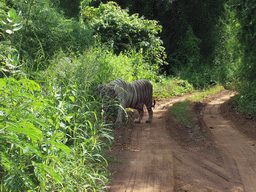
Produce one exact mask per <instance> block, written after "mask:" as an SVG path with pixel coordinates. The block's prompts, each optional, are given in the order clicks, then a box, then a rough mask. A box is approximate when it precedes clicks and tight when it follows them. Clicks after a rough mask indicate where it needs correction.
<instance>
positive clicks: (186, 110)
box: [170, 100, 195, 125]
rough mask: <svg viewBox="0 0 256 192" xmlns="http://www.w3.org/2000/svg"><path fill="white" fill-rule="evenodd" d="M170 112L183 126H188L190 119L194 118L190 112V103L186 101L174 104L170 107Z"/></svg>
mask: <svg viewBox="0 0 256 192" xmlns="http://www.w3.org/2000/svg"><path fill="white" fill-rule="evenodd" d="M170 112H171V114H172V115H174V116H175V118H177V119H178V120H179V121H180V123H181V124H183V125H188V124H189V123H190V121H191V118H192V117H193V116H195V114H193V113H192V112H191V110H190V102H189V101H188V100H186V101H184V102H178V103H176V104H175V105H173V106H172V107H171V110H170Z"/></svg>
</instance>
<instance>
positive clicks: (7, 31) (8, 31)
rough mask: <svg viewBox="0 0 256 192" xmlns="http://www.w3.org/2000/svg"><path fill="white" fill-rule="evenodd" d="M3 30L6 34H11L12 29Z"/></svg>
mask: <svg viewBox="0 0 256 192" xmlns="http://www.w3.org/2000/svg"><path fill="white" fill-rule="evenodd" d="M5 32H6V33H8V34H13V31H12V30H11V29H6V30H5Z"/></svg>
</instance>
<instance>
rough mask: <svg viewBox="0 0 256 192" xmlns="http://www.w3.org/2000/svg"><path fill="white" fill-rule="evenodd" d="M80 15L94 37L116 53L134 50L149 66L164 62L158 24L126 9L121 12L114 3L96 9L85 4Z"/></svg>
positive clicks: (101, 5)
mask: <svg viewBox="0 0 256 192" xmlns="http://www.w3.org/2000/svg"><path fill="white" fill-rule="evenodd" d="M82 5H83V3H82ZM81 15H82V20H83V21H84V22H85V23H86V24H87V26H89V27H90V28H91V29H92V30H93V31H94V35H95V36H97V37H99V38H100V41H101V42H102V43H107V44H108V45H111V46H112V48H113V50H114V52H115V53H117V54H119V53H121V52H123V51H125V50H129V49H130V48H135V50H136V52H139V51H142V52H143V55H145V58H146V61H148V62H150V63H151V65H155V66H158V65H160V64H163V63H164V58H165V53H164V47H163V46H162V41H161V39H160V37H158V36H157V35H158V33H159V32H161V26H160V25H158V22H157V21H154V20H146V19H144V17H141V18H139V15H138V14H134V15H131V16H129V14H128V10H124V9H121V8H120V7H119V6H118V5H117V4H116V3H115V2H113V1H110V2H108V3H107V4H103V3H101V4H100V6H99V7H98V8H94V7H89V6H87V5H84V6H82V10H81Z"/></svg>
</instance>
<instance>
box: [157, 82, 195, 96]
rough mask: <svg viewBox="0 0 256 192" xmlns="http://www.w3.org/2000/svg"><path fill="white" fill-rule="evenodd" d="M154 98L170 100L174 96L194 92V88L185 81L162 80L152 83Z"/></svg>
mask: <svg viewBox="0 0 256 192" xmlns="http://www.w3.org/2000/svg"><path fill="white" fill-rule="evenodd" d="M153 87H154V89H153V96H154V98H158V99H160V98H170V97H172V96H176V95H183V94H184V93H187V92H192V91H194V88H193V86H192V85H191V84H189V83H188V81H186V80H182V79H180V78H179V77H178V78H162V79H160V80H159V81H157V82H155V83H153Z"/></svg>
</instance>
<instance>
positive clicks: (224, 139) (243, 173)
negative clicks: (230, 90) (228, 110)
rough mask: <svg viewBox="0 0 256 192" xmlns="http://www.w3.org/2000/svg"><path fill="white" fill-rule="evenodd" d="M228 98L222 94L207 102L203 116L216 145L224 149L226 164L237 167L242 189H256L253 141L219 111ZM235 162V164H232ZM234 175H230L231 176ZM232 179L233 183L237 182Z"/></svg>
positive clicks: (255, 154) (255, 160) (231, 168)
mask: <svg viewBox="0 0 256 192" xmlns="http://www.w3.org/2000/svg"><path fill="white" fill-rule="evenodd" d="M229 98H230V96H229V95H224V96H222V97H220V98H217V99H215V100H214V101H211V102H210V103H208V104H207V106H206V107H205V110H204V112H203V113H204V115H203V118H204V120H205V122H206V124H207V126H208V127H210V128H211V132H212V134H213V135H214V137H215V142H216V145H217V147H219V148H220V149H221V150H223V151H224V153H225V156H224V155H223V158H224V159H225V161H226V162H225V163H226V166H227V167H229V169H230V170H235V166H237V168H238V172H239V175H240V177H241V181H242V184H243V186H244V190H245V191H246V192H255V191H256V150H255V146H254V145H252V144H251V143H253V141H251V139H249V138H247V137H246V136H244V135H243V134H241V133H240V132H239V131H237V130H236V129H234V128H233V127H232V123H231V122H228V121H226V120H225V119H224V118H223V117H222V116H221V115H220V113H219V107H220V105H221V104H222V103H224V102H225V101H226V100H228V99H229ZM234 163H235V164H234ZM233 176H234V175H231V178H234V177H233ZM238 182H239V181H238V179H237V178H235V179H233V183H238Z"/></svg>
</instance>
